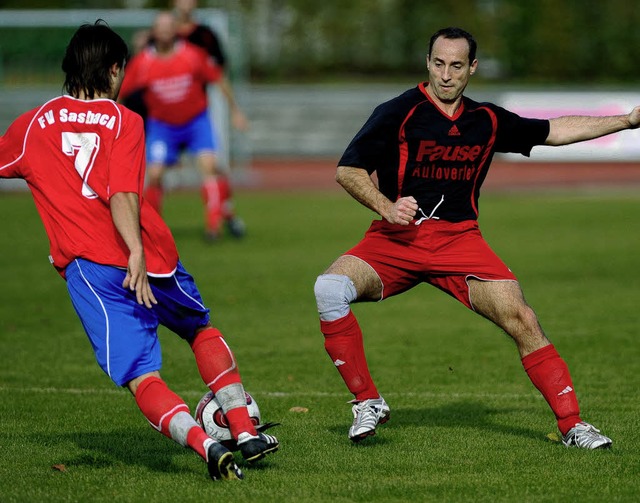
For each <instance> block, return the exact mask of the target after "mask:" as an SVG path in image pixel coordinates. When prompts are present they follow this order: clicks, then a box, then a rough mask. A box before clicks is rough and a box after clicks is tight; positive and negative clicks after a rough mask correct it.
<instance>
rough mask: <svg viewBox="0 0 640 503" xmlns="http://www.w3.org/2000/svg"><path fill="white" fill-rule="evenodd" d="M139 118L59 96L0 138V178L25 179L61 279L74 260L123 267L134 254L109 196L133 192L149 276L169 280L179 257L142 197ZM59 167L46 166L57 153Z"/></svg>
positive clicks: (111, 106)
mask: <svg viewBox="0 0 640 503" xmlns="http://www.w3.org/2000/svg"><path fill="white" fill-rule="evenodd" d="M143 135H144V129H143V122H142V119H141V118H140V116H139V115H137V114H135V113H133V112H131V111H130V110H128V109H127V108H125V107H124V106H122V105H119V104H117V103H115V102H114V101H112V100H108V99H96V100H92V101H83V100H78V99H75V98H72V97H70V96H61V97H58V98H54V99H52V100H50V101H48V102H47V103H45V104H44V105H42V106H41V107H39V108H36V109H34V110H31V111H30V112H27V113H25V114H23V115H21V116H20V117H18V118H17V119H16V120H15V121H14V122H13V124H11V126H9V129H8V130H7V132H6V134H5V135H4V136H3V137H1V138H0V178H23V179H24V180H26V182H27V184H28V185H29V188H30V189H31V192H32V194H33V199H34V201H35V204H36V207H37V209H38V212H39V213H40V216H41V218H42V221H43V223H44V226H45V228H46V231H47V234H48V236H49V241H50V243H49V244H50V253H51V256H50V260H51V262H52V263H53V265H54V266H55V267H56V268H57V269H58V271H59V272H60V273H61V274H64V268H65V267H66V266H67V265H68V264H69V263H70V262H71V261H72V260H74V259H75V258H79V257H81V258H84V259H87V260H90V261H92V262H96V263H98V264H105V265H113V266H116V267H123V268H126V267H127V264H128V259H129V249H128V248H127V246H126V244H125V242H124V241H123V239H122V237H121V236H120V234H119V233H118V231H117V229H116V227H115V225H114V224H113V220H112V218H111V210H110V206H109V198H110V196H111V195H113V194H115V193H117V192H133V193H136V194H138V197H139V200H140V204H141V207H140V221H141V232H142V243H143V246H144V251H145V257H146V262H147V270H148V273H149V274H150V275H152V276H168V275H170V274H172V273H173V272H174V270H175V268H176V266H177V263H178V252H177V250H176V247H175V243H174V240H173V237H172V235H171V232H170V231H169V228H168V227H167V225H166V224H165V223H164V221H163V220H162V218H161V217H160V215H158V213H156V211H155V210H154V209H153V208H151V206H149V205H148V204H147V203H146V202H145V201H144V199H142V188H143V183H144V170H145V151H144V140H143ZM56 152H57V154H56V159H55V162H50V161H47V162H43V161H42V159H50V156H51V155H52V154H53V153H56Z"/></svg>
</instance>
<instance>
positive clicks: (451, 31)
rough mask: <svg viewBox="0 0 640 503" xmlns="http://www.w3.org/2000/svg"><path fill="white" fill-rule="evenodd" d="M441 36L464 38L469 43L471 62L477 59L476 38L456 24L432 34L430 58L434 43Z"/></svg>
mask: <svg viewBox="0 0 640 503" xmlns="http://www.w3.org/2000/svg"><path fill="white" fill-rule="evenodd" d="M440 37H444V38H449V39H456V38H464V39H465V40H466V41H467V42H468V43H469V63H473V60H474V59H476V50H477V49H478V44H477V43H476V39H475V38H473V35H471V33H469V32H467V31H465V30H463V29H462V28H456V27H454V26H450V27H449V28H442V29H441V30H438V31H437V32H435V33H434V34H433V35H432V36H431V40H430V41H429V58H431V51H432V49H433V44H435V42H436V40H438V38H440Z"/></svg>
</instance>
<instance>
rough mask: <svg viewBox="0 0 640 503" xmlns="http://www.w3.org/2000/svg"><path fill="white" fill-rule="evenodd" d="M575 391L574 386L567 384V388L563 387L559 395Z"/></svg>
mask: <svg viewBox="0 0 640 503" xmlns="http://www.w3.org/2000/svg"><path fill="white" fill-rule="evenodd" d="M572 391H573V388H572V387H571V386H567V387H566V388H565V389H563V390H562V391H561V392H560V393H558V396H560V395H566V394H567V393H571V392H572Z"/></svg>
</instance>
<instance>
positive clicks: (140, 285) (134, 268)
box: [122, 252, 158, 308]
mask: <svg viewBox="0 0 640 503" xmlns="http://www.w3.org/2000/svg"><path fill="white" fill-rule="evenodd" d="M122 287H123V288H128V289H129V290H131V291H132V292H136V299H137V301H138V304H140V305H143V304H144V305H145V306H147V307H148V308H151V307H152V306H153V304H157V303H158V301H157V300H156V298H155V296H154V295H153V291H152V290H151V285H150V284H149V277H148V276H147V266H146V262H145V259H144V253H142V252H141V253H132V254H131V255H129V263H128V265H127V275H126V276H125V278H124V281H123V282H122Z"/></svg>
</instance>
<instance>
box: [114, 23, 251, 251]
mask: <svg viewBox="0 0 640 503" xmlns="http://www.w3.org/2000/svg"><path fill="white" fill-rule="evenodd" d="M213 83H217V84H220V86H221V90H222V92H223V94H224V95H225V97H226V98H227V101H228V102H229V106H230V109H231V112H232V117H234V124H236V125H237V126H238V127H246V119H244V114H242V111H241V110H240V108H239V107H238V104H237V103H236V100H235V97H234V95H233V93H232V92H231V89H230V86H229V85H228V81H227V79H226V78H225V76H224V72H223V70H222V68H221V67H220V66H219V65H217V64H216V63H215V61H214V60H213V59H212V58H211V57H209V56H208V55H207V53H206V52H205V51H204V50H203V49H201V48H200V47H197V46H195V45H193V44H191V43H189V42H187V41H185V40H181V39H179V37H178V36H177V32H176V20H175V18H174V16H173V15H172V13H171V12H160V13H159V14H158V15H157V16H156V19H155V21H154V24H153V27H152V31H151V44H150V45H149V46H147V47H145V48H144V49H143V50H142V51H140V52H139V53H137V54H136V55H135V56H134V57H133V58H132V59H131V61H130V62H129V64H128V66H127V74H126V77H125V79H124V82H123V84H122V89H121V92H120V95H121V98H122V99H123V100H126V98H127V97H129V96H131V95H134V94H136V93H138V92H142V98H143V102H144V104H145V106H146V113H147V118H146V131H147V139H146V142H147V162H148V167H147V188H146V190H145V197H146V198H147V199H148V201H149V202H150V203H151V204H152V206H153V207H154V208H155V209H156V210H157V211H158V212H161V210H162V199H163V192H164V190H163V177H164V173H165V169H166V168H167V167H169V166H173V165H175V164H177V163H178V160H179V155H180V153H181V152H182V151H183V150H186V151H188V152H189V153H191V154H193V155H195V156H196V160H197V164H198V167H199V169H200V171H201V174H202V196H203V201H204V206H205V236H206V237H207V238H208V239H210V240H216V239H217V238H218V237H219V236H220V234H221V231H222V226H223V224H224V223H227V227H228V230H229V232H230V233H231V234H232V235H233V236H235V237H241V236H243V235H244V225H243V223H242V221H240V220H239V219H237V218H236V217H235V215H234V213H233V209H232V206H231V201H230V190H231V189H230V185H229V182H228V179H227V177H226V176H222V175H220V173H219V170H218V158H217V155H216V151H217V149H218V146H217V138H216V136H215V134H214V131H213V125H212V123H211V121H210V119H209V116H208V98H207V85H208V84H213ZM239 118H242V119H244V121H243V120H241V119H239Z"/></svg>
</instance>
